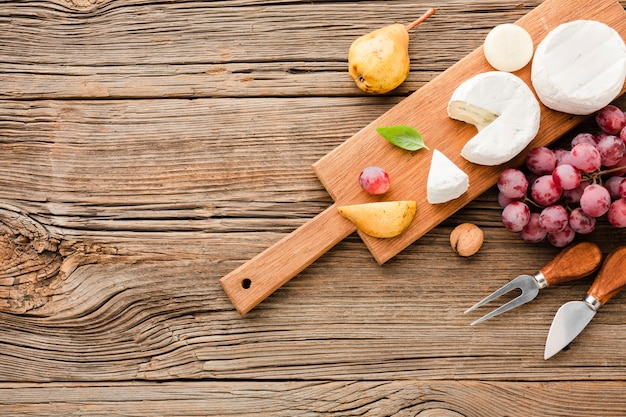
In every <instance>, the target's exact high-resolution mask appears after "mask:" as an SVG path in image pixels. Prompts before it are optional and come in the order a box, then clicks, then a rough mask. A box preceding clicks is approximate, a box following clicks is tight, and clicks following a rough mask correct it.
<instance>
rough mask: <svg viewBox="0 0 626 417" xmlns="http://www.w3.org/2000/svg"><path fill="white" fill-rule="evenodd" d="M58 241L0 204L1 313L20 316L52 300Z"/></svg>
mask: <svg viewBox="0 0 626 417" xmlns="http://www.w3.org/2000/svg"><path fill="white" fill-rule="evenodd" d="M58 246H59V239H57V238H55V237H53V236H52V235H51V234H50V233H49V232H48V231H47V230H46V228H45V227H44V226H43V225H41V224H40V223H38V222H37V221H35V220H33V219H32V218H30V217H29V216H27V215H26V214H25V213H24V212H22V211H21V210H19V209H18V208H16V207H12V206H9V205H5V204H0V312H8V313H14V314H23V313H26V312H28V311H32V310H34V309H36V308H38V307H41V306H42V305H44V304H45V303H46V301H47V300H48V298H49V297H51V296H52V293H51V287H52V286H53V282H54V280H55V279H56V278H57V276H58V275H59V271H60V270H61V265H62V263H63V257H62V256H61V254H60V253H58Z"/></svg>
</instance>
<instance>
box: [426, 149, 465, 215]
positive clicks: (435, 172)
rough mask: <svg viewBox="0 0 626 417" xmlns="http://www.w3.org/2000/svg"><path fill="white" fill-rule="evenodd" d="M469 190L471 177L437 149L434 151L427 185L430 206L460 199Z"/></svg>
mask: <svg viewBox="0 0 626 417" xmlns="http://www.w3.org/2000/svg"><path fill="white" fill-rule="evenodd" d="M468 188H469V177H468V176H467V174H466V173H465V172H464V171H463V170H462V169H461V168H459V167H458V166H457V165H456V164H455V163H454V162H452V161H451V160H449V159H448V158H447V157H446V156H445V155H444V154H443V153H441V152H439V151H438V150H437V149H435V150H434V151H433V156H432V159H431V161H430V170H429V171H428V180H427V183H426V197H427V199H428V202H429V203H430V204H440V203H446V202H448V201H450V200H454V199H455V198H458V197H460V196H461V195H462V194H463V193H465V192H466V191H467V190H468Z"/></svg>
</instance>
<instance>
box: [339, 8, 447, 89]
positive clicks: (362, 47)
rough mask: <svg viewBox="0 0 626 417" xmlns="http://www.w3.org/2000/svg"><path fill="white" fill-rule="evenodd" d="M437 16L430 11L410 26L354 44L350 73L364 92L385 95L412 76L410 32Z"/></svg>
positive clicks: (377, 33)
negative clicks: (431, 17)
mask: <svg viewBox="0 0 626 417" xmlns="http://www.w3.org/2000/svg"><path fill="white" fill-rule="evenodd" d="M434 13H435V9H432V8H431V9H428V11H426V13H424V15H422V16H421V17H420V18H419V19H417V20H416V21H414V22H413V23H410V24H409V25H407V26H404V25H401V24H399V23H396V24H393V25H389V26H385V27H383V28H380V29H377V30H375V31H373V32H370V33H368V34H366V35H363V36H361V37H359V38H357V39H355V40H354V42H352V45H350V49H349V51H348V70H349V72H350V76H351V77H352V79H353V80H354V82H355V83H356V85H357V86H358V87H359V88H360V89H361V90H363V91H365V92H368V93H374V94H383V93H386V92H389V91H391V90H393V89H394V88H396V87H398V86H399V85H400V84H402V82H403V81H404V80H405V79H406V77H407V75H409V68H410V59H409V30H411V29H412V28H414V27H415V26H417V25H419V24H420V23H422V22H423V21H424V20H426V19H428V18H429V17H430V16H432V15H433V14H434Z"/></svg>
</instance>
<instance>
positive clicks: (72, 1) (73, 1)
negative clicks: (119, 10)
mask: <svg viewBox="0 0 626 417" xmlns="http://www.w3.org/2000/svg"><path fill="white" fill-rule="evenodd" d="M60 1H61V3H62V4H63V5H65V7H67V8H68V9H71V10H75V11H78V12H91V11H93V10H95V9H97V8H98V7H99V6H100V5H101V4H103V3H105V1H103V0H60Z"/></svg>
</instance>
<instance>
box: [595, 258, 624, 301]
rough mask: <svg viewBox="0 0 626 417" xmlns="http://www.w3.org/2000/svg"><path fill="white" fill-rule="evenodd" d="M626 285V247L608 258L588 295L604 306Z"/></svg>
mask: <svg viewBox="0 0 626 417" xmlns="http://www.w3.org/2000/svg"><path fill="white" fill-rule="evenodd" d="M624 285H626V246H620V247H619V248H617V249H615V250H614V251H613V252H611V253H609V255H608V256H607V257H606V259H605V260H604V263H603V264H602V268H600V272H598V275H597V276H596V279H595V280H594V281H593V284H591V287H590V288H589V291H587V294H589V295H591V296H592V297H593V298H595V299H596V300H598V301H599V302H600V304H604V303H606V302H607V301H609V300H610V299H611V298H612V297H613V296H614V295H615V294H617V293H618V292H620V290H621V289H622V288H623V287H624Z"/></svg>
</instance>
